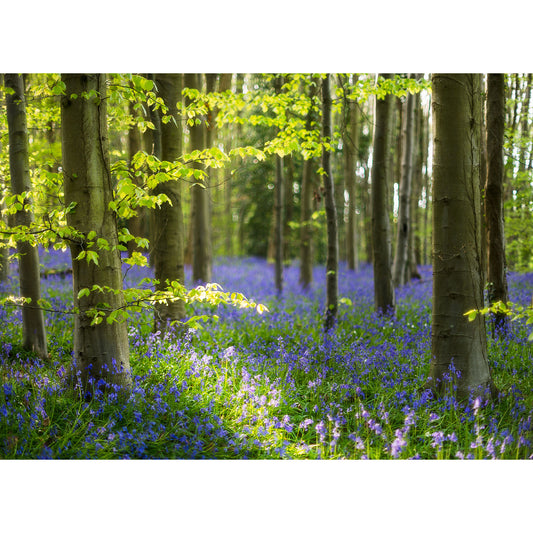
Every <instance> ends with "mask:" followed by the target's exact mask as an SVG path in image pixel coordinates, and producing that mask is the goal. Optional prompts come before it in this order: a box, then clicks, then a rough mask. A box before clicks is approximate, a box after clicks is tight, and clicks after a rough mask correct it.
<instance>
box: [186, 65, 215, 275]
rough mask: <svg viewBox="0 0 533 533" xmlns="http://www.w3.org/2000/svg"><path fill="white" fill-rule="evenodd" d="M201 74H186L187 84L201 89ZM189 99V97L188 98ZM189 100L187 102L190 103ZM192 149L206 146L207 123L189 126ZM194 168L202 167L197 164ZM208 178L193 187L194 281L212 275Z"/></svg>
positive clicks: (200, 148)
mask: <svg viewBox="0 0 533 533" xmlns="http://www.w3.org/2000/svg"><path fill="white" fill-rule="evenodd" d="M200 76H201V74H185V86H186V87H189V88H191V89H197V90H199V91H200V90H201V88H202V85H201V81H200ZM186 100H188V99H186ZM188 103H189V102H187V104H188ZM189 132H190V133H189V134H190V148H191V151H194V150H203V149H204V147H205V124H204V121H203V118H202V123H201V124H198V125H194V126H189ZM194 168H196V169H200V168H202V167H201V165H200V164H198V163H197V164H195V165H194ZM207 186H208V183H207V179H206V180H196V183H195V184H194V185H193V186H192V188H191V210H192V213H191V224H192V276H193V280H194V281H201V282H204V283H208V282H210V281H211V275H212V252H211V239H210V231H209V194H208V190H207Z"/></svg>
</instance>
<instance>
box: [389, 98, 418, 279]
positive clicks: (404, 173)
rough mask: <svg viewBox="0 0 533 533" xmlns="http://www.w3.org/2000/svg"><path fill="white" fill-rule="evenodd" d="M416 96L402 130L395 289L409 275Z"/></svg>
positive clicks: (407, 108)
mask: <svg viewBox="0 0 533 533" xmlns="http://www.w3.org/2000/svg"><path fill="white" fill-rule="evenodd" d="M415 102H416V95H414V94H411V93H409V94H408V95H407V99H406V102H405V106H404V109H405V112H404V113H402V114H403V128H402V168H401V176H400V186H399V206H398V225H397V231H396V251H395V254H394V263H393V266H392V280H393V283H394V286H395V287H399V286H400V285H404V284H405V283H406V282H407V281H408V275H409V268H408V264H409V239H410V233H411V225H412V224H411V190H412V176H413V151H414V130H415Z"/></svg>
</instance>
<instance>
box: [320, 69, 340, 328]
mask: <svg viewBox="0 0 533 533" xmlns="http://www.w3.org/2000/svg"><path fill="white" fill-rule="evenodd" d="M329 81H330V75H329V74H326V77H325V78H324V79H323V80H322V137H323V139H324V141H325V142H331V140H332V132H331V94H330V86H329V85H330V83H329ZM322 169H323V171H324V173H323V183H324V207H325V209H326V227H327V243H328V248H327V256H326V312H325V319H324V330H325V331H326V332H327V331H329V330H331V329H332V328H333V327H335V323H336V321H337V308H338V268H339V246H338V240H337V239H338V236H337V213H336V212H335V211H336V210H335V190H334V186H333V176H332V173H331V152H330V151H329V150H327V149H326V148H325V147H324V148H323V149H322Z"/></svg>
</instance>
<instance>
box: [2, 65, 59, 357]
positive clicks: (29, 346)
mask: <svg viewBox="0 0 533 533" xmlns="http://www.w3.org/2000/svg"><path fill="white" fill-rule="evenodd" d="M4 81H5V86H6V89H8V91H6V92H7V94H6V111H7V126H8V136H9V171H10V175H11V192H12V193H13V194H25V193H29V192H30V190H31V180H30V170H29V156H28V127H27V122H26V99H25V97H24V81H23V78H22V76H21V75H20V74H4ZM22 203H23V206H24V207H23V209H22V210H20V211H17V213H16V214H15V216H14V224H15V225H16V226H29V225H30V224H31V223H32V222H33V214H32V211H31V205H30V199H29V198H26V199H25V200H24V202H22ZM17 253H18V254H19V255H18V256H19V259H18V264H19V279H20V295H21V296H22V297H24V298H30V301H29V302H28V303H25V304H24V305H23V307H22V345H23V347H24V348H25V349H26V350H31V351H32V352H34V353H36V354H37V355H39V357H41V358H42V359H48V358H49V355H48V350H47V347H46V329H45V325H44V315H43V311H42V309H40V308H39V300H40V299H41V283H40V281H41V280H40V270H39V252H38V250H37V247H36V246H32V245H31V244H30V243H28V242H17Z"/></svg>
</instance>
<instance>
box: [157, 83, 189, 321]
mask: <svg viewBox="0 0 533 533" xmlns="http://www.w3.org/2000/svg"><path fill="white" fill-rule="evenodd" d="M155 83H156V86H157V90H158V93H159V96H161V97H162V98H163V101H164V103H165V105H166V106H167V107H168V112H167V114H168V117H169V118H170V120H166V121H162V123H161V160H162V161H167V162H169V163H171V164H172V163H174V162H175V161H176V160H177V159H178V158H179V157H180V156H181V155H182V143H183V140H182V139H183V134H182V123H181V117H180V116H178V109H177V104H178V102H180V101H181V92H182V90H183V75H182V74H157V75H156V76H155ZM154 193H155V194H157V195H158V194H164V195H166V196H167V197H168V198H169V200H170V203H169V202H163V203H162V204H161V205H160V206H159V208H158V209H157V210H155V211H154V217H153V221H154V231H153V241H152V255H153V258H154V270H155V278H156V279H157V280H158V283H157V285H156V289H157V290H165V289H166V288H167V286H168V283H169V282H172V281H178V282H179V283H181V284H183V283H184V282H185V267H184V237H185V235H184V228H183V212H182V205H181V203H182V199H181V181H180V180H179V179H172V180H168V181H163V182H162V183H159V184H158V185H157V187H156V188H155V190H154ZM154 311H155V320H154V329H155V330H156V331H157V330H160V331H165V330H166V329H167V325H168V323H169V321H180V320H183V319H184V318H185V304H184V302H183V300H177V301H174V302H167V303H160V304H157V305H156V306H155V309H154Z"/></svg>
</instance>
